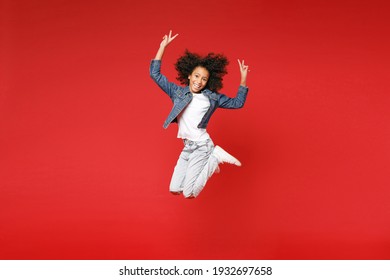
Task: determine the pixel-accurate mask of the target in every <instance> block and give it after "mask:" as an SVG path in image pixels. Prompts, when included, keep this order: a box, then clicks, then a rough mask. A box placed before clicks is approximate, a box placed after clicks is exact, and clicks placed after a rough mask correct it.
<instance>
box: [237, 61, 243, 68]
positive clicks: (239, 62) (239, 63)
mask: <svg viewBox="0 0 390 280" xmlns="http://www.w3.org/2000/svg"><path fill="white" fill-rule="evenodd" d="M237 61H238V65H240V68H242V64H241V61H240V60H239V59H237Z"/></svg>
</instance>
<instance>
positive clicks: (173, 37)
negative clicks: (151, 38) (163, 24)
mask: <svg viewBox="0 0 390 280" xmlns="http://www.w3.org/2000/svg"><path fill="white" fill-rule="evenodd" d="M178 35H179V33H177V34H176V35H175V36H173V37H172V38H171V40H173V39H175V38H176V37H177V36H178Z"/></svg>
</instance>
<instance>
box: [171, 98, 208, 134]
mask: <svg viewBox="0 0 390 280" xmlns="http://www.w3.org/2000/svg"><path fill="white" fill-rule="evenodd" d="M192 96H193V98H192V100H191V102H190V103H189V104H188V105H187V107H186V108H185V109H184V110H183V112H181V114H180V115H179V116H178V119H177V121H178V125H179V131H178V133H177V138H182V139H188V140H191V141H204V140H207V139H209V138H210V136H209V134H208V133H207V131H206V129H205V128H198V124H199V123H200V122H201V120H202V118H203V116H204V115H205V114H206V112H207V110H208V109H209V108H210V100H209V98H208V97H207V96H205V95H203V94H202V93H193V94H192Z"/></svg>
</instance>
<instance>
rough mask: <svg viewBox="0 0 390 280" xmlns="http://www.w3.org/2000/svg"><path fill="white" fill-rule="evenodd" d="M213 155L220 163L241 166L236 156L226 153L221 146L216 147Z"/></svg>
mask: <svg viewBox="0 0 390 280" xmlns="http://www.w3.org/2000/svg"><path fill="white" fill-rule="evenodd" d="M213 155H214V156H215V157H216V158H217V159H218V162H219V163H224V162H227V163H230V164H234V165H237V166H241V162H240V161H239V160H238V159H236V158H235V157H234V156H232V155H230V154H229V153H228V152H226V151H225V150H224V149H222V148H221V147H220V146H215V148H214V150H213Z"/></svg>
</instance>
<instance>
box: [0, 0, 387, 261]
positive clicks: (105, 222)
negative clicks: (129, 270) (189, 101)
mask: <svg viewBox="0 0 390 280" xmlns="http://www.w3.org/2000/svg"><path fill="white" fill-rule="evenodd" d="M385 2H386V1H383V2H379V1H365V2H362V1H360V2H359V1H335V0H332V1H304V0H300V1H283V0H276V1H259V0H250V1H248V0H244V1H237V2H234V3H228V2H226V1H203V0H200V1H178V0H174V1H157V0H149V1H148V0H145V1H124V0H122V1H48V0H45V1H43V0H41V1H25V0H24V1H22V0H19V1H11V0H3V1H2V2H1V5H2V6H1V7H0V11H1V12H0V16H1V44H0V46H1V53H0V55H1V66H0V67H1V68H0V69H1V73H0V74H1V83H0V137H1V138H0V184H1V186H0V258H1V259H389V258H390V203H389V199H390V188H389V183H390V180H389V167H390V160H389V159H390V145H389V144H390V142H389V140H390V127H389V120H390V113H389V107H390V97H389V89H390V85H389V81H390V77H389V73H390V71H389V70H390V69H389V49H390V40H389V31H390V30H389V29H390V28H389V27H390V21H389V19H388V18H389V17H388V8H389V5H388V4H385ZM169 29H173V32H174V33H176V32H177V33H180V35H179V37H178V38H177V39H176V40H175V41H174V43H172V45H170V46H169V49H168V50H167V52H166V55H165V57H164V64H163V69H162V70H163V73H165V74H166V75H167V76H168V77H169V79H170V80H171V81H175V71H174V67H173V63H174V62H175V60H176V59H177V57H178V56H180V55H181V54H182V53H183V52H184V50H185V48H188V49H189V50H190V51H194V52H199V53H206V52H209V51H213V52H222V53H224V54H225V55H227V56H228V57H229V59H230V61H231V63H230V65H229V69H228V70H229V74H228V75H227V76H226V78H225V80H224V82H225V86H224V89H223V90H222V92H224V93H226V94H228V95H230V96H234V95H235V93H236V89H237V87H238V83H239V78H240V77H239V70H238V64H237V62H236V60H237V59H238V58H240V59H244V60H245V62H246V63H247V64H249V65H250V69H251V72H250V75H249V77H248V86H249V87H250V92H249V96H248V99H247V103H246V105H245V107H244V108H243V109H241V110H234V111H231V110H218V111H217V112H216V114H215V115H214V116H213V119H212V121H211V123H210V125H209V132H210V134H211V135H212V137H213V140H214V142H215V143H216V144H219V145H221V146H222V147H224V148H226V149H227V150H228V151H229V152H231V153H232V154H233V155H235V156H237V157H238V158H239V159H240V160H241V161H242V163H243V166H242V167H241V168H237V167H233V166H229V165H223V166H222V168H221V169H222V171H221V173H220V174H218V175H215V176H213V178H212V179H211V180H210V181H209V184H208V185H207V186H206V188H205V189H204V191H203V192H202V193H201V195H200V196H199V197H198V198H197V199H195V200H185V199H184V198H183V197H177V196H172V195H170V193H169V192H168V185H169V181H170V176H171V173H172V169H173V167H174V165H175V162H176V160H177V157H178V154H179V153H180V150H181V148H182V146H181V145H182V144H181V142H180V141H179V140H178V139H176V132H177V127H176V125H173V126H171V127H170V128H169V129H168V130H164V129H163V128H162V124H163V121H164V119H165V117H166V116H167V114H168V112H169V111H170V108H171V103H170V100H169V99H168V98H167V97H166V96H165V95H164V94H163V93H162V92H161V90H160V89H159V88H158V87H157V86H156V85H155V84H154V83H153V81H152V80H151V79H150V78H149V62H150V59H152V58H153V57H154V55H155V53H156V51H157V48H158V46H159V43H160V41H161V38H162V36H163V35H164V34H166V33H167V32H168V31H169Z"/></svg>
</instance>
